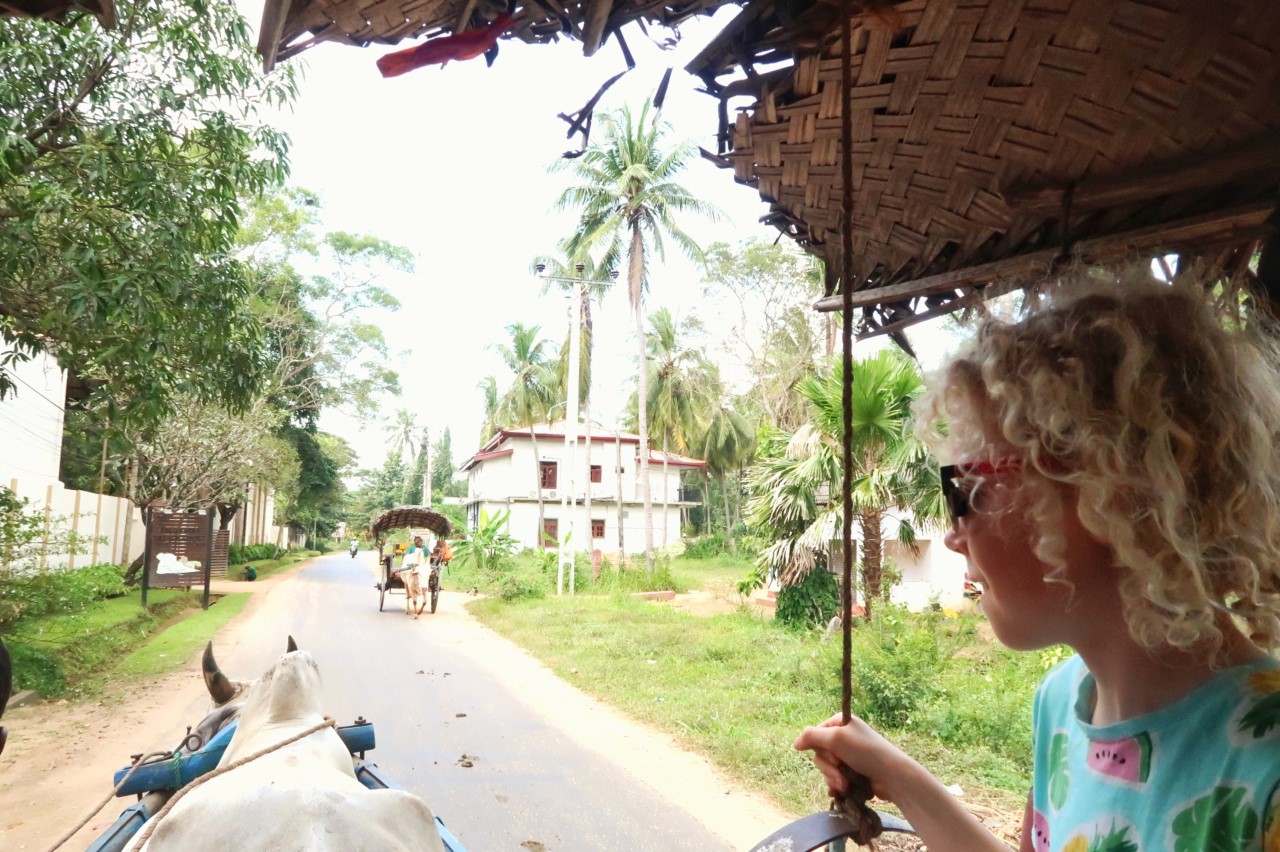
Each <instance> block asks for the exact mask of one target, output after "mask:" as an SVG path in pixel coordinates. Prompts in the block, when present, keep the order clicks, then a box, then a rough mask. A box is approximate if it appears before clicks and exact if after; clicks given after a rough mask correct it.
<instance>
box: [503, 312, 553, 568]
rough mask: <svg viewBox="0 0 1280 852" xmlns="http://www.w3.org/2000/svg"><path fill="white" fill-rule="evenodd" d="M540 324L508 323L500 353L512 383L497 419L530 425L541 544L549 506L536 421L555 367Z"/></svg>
mask: <svg viewBox="0 0 1280 852" xmlns="http://www.w3.org/2000/svg"><path fill="white" fill-rule="evenodd" d="M541 331H542V329H541V328H540V327H539V326H536V325H532V326H528V325H524V324H523V323H518V322H517V323H512V324H511V325H509V326H507V332H508V333H510V335H511V343H510V344H505V343H502V344H498V346H497V347H496V348H497V350H498V354H499V355H501V356H502V361H503V363H505V364H506V365H507V369H509V370H511V372H512V377H511V385H510V387H508V388H507V391H506V393H504V394H503V395H502V397H501V398H500V399H499V400H498V406H497V409H496V413H497V417H496V418H495V422H496V423H497V425H499V426H527V427H529V437H530V439H531V440H532V441H533V465H534V480H533V481H534V483H535V488H536V493H537V495H538V536H537V538H538V547H539V548H541V547H542V529H543V521H544V520H545V510H546V506H545V504H544V502H543V499H542V456H541V455H540V454H539V452H538V434H537V432H538V430H537V429H536V428H534V426H535V424H537V423H538V422H539V421H541V420H542V419H543V418H544V417H546V415H547V409H548V407H549V406H550V393H551V386H552V385H554V367H553V365H552V364H551V362H550V361H549V359H548V358H547V355H546V352H545V351H544V349H545V347H546V345H547V344H546V341H545V340H540V339H538V335H539V333H540V332H541Z"/></svg>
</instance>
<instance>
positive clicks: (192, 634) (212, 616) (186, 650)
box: [115, 592, 249, 677]
mask: <svg viewBox="0 0 1280 852" xmlns="http://www.w3.org/2000/svg"><path fill="white" fill-rule="evenodd" d="M248 602H249V593H248V592H237V593H235V594H232V595H226V596H224V597H222V598H219V599H218V601H217V603H216V604H215V605H213V606H211V607H209V608H208V609H205V610H201V611H199V612H197V613H195V614H193V615H190V616H188V617H187V618H184V619H182V620H181V621H178V622H176V623H174V624H172V625H170V626H169V627H168V628H167V629H165V630H163V631H162V632H160V633H159V634H158V635H157V636H155V637H154V638H152V639H151V640H150V641H148V642H147V643H145V644H144V645H143V646H142V647H140V648H138V649H137V650H136V651H134V652H133V653H131V654H129V655H128V656H127V657H125V658H124V659H123V660H121V661H120V665H119V666H117V667H116V670H115V671H116V673H117V674H121V675H128V676H130V677H133V676H150V675H158V674H164V673H165V672H168V671H172V670H173V669H175V668H177V667H179V666H181V665H182V664H183V663H185V662H186V661H187V660H189V659H191V658H192V657H193V656H195V654H196V652H197V651H199V650H200V649H201V648H202V647H204V645H205V643H206V642H208V641H209V640H210V639H211V638H213V634H215V633H217V632H218V630H219V628H221V627H222V626H223V625H224V624H226V623H227V622H228V621H230V620H231V619H233V618H235V617H236V616H237V615H239V614H240V612H241V610H243V609H244V606H245V604H247V603H248Z"/></svg>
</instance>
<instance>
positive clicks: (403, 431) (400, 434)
mask: <svg viewBox="0 0 1280 852" xmlns="http://www.w3.org/2000/svg"><path fill="white" fill-rule="evenodd" d="M417 420H418V415H416V414H414V413H413V412H412V411H410V410H409V409H407V408H401V409H399V410H397V411H396V413H395V416H394V417H393V418H392V419H391V422H390V423H388V424H387V425H386V426H385V427H383V431H385V432H386V433H387V436H388V437H389V439H390V442H391V452H393V453H399V454H400V456H401V458H403V457H404V452H405V450H408V451H409V464H410V465H412V464H413V463H414V461H415V460H416V459H417V458H418V449H417V442H416V436H417V433H418V423H417Z"/></svg>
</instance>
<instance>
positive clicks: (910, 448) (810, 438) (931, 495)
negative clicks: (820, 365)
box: [746, 350, 943, 612]
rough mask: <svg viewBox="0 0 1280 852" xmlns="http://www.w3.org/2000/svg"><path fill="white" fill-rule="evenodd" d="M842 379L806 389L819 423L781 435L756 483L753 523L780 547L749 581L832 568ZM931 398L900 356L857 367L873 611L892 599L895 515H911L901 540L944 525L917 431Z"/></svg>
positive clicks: (860, 490) (860, 500) (865, 580)
mask: <svg viewBox="0 0 1280 852" xmlns="http://www.w3.org/2000/svg"><path fill="white" fill-rule="evenodd" d="M841 375H842V371H841V368H840V365H839V363H836V364H835V365H834V366H833V367H832V369H830V370H827V371H824V372H821V373H819V374H817V375H814V376H810V377H808V378H806V379H804V380H802V381H801V382H800V383H799V385H798V386H797V390H798V391H799V393H800V394H801V395H802V396H803V397H804V398H805V399H806V400H807V401H808V404H809V422H808V423H806V424H805V425H804V426H802V427H800V429H798V430H797V431H796V432H795V433H793V434H787V433H784V432H778V433H774V434H772V435H771V436H770V438H769V440H768V442H767V446H766V448H765V452H764V453H763V455H764V457H765V458H764V460H763V461H762V462H761V463H760V464H758V465H757V466H756V467H754V468H753V469H752V471H751V474H750V478H749V485H750V488H751V492H752V498H751V500H750V502H749V503H748V505H747V521H748V523H749V524H750V525H751V526H752V527H753V528H754V529H755V530H756V531H757V532H758V533H759V534H761V535H763V536H765V537H766V538H767V539H768V540H769V541H770V544H769V545H768V546H767V547H766V548H765V549H764V550H763V551H762V552H761V554H760V558H759V560H758V562H757V566H756V571H755V573H753V575H752V576H751V577H749V578H748V579H747V581H746V585H747V586H748V587H749V586H754V585H758V584H760V583H762V582H764V579H765V576H766V575H767V573H768V572H769V571H770V570H775V571H777V572H778V573H779V576H780V577H781V579H782V582H783V584H784V585H793V584H795V583H797V582H799V581H800V580H801V579H803V578H804V576H805V575H807V574H808V573H809V572H810V571H812V570H813V569H814V568H815V567H822V566H825V565H826V562H827V559H828V558H829V553H830V543H831V542H832V541H833V540H835V539H836V538H837V537H838V536H839V534H840V530H841V517H842V513H841V507H840V494H841V493H842V488H843V476H844V465H843V459H842V451H841V440H840V436H841V429H842V422H843V420H842V411H841ZM922 390H923V382H922V380H921V378H920V374H919V373H918V371H917V370H916V368H915V365H914V363H913V362H911V361H909V360H907V359H906V358H905V357H904V356H903V355H901V354H900V353H898V352H897V351H893V350H885V351H882V352H880V353H878V354H877V355H875V356H873V357H871V358H868V359H865V360H862V361H857V362H855V363H854V375H853V455H854V464H855V468H854V470H853V508H854V511H855V512H856V513H857V514H858V517H857V518H856V519H855V520H856V521H857V524H858V529H859V531H860V533H861V536H862V555H861V556H862V558H861V560H860V562H861V566H862V585H863V592H864V606H865V607H866V609H867V611H868V612H870V611H871V607H872V601H873V600H875V599H878V598H879V597H880V596H881V593H882V584H881V578H882V571H883V565H882V552H881V550H882V542H881V535H882V533H881V527H882V523H883V517H884V514H885V512H886V511H888V510H890V509H899V510H908V511H909V512H910V513H911V517H910V518H908V517H906V516H905V515H904V516H903V517H902V518H900V519H899V525H898V540H899V541H901V542H903V543H904V544H908V545H909V544H912V543H914V541H915V527H914V525H913V523H924V524H936V523H937V522H938V521H939V519H940V518H941V517H942V516H943V506H942V492H941V488H940V486H939V484H938V472H937V467H936V463H935V462H934V460H933V458H932V456H930V454H929V452H928V450H927V449H926V448H925V446H924V445H923V444H922V443H921V442H920V441H919V440H917V439H916V438H915V436H914V435H913V434H912V432H911V424H912V417H911V401H912V400H913V399H914V398H915V397H916V396H918V395H919V394H920V393H921V391H922Z"/></svg>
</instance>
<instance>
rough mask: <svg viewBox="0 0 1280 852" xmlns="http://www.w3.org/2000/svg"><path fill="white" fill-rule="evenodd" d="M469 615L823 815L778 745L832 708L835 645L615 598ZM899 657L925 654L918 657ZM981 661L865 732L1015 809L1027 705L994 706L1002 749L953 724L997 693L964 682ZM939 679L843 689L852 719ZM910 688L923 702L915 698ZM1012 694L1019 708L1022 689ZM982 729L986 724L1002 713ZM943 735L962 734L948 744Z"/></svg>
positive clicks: (878, 676) (784, 800) (479, 606)
mask: <svg viewBox="0 0 1280 852" xmlns="http://www.w3.org/2000/svg"><path fill="white" fill-rule="evenodd" d="M471 610H472V611H473V612H474V613H475V615H476V616H477V617H478V618H479V619H480V620H481V621H482V622H484V623H485V624H486V625H488V626H490V627H492V628H493V629H495V630H497V631H499V632H501V633H502V634H504V635H506V636H507V637H509V638H510V639H512V640H513V641H515V642H517V643H519V644H520V645H522V646H523V647H525V648H527V649H528V650H529V651H530V652H531V653H533V654H534V655H535V656H536V657H538V658H539V659H540V660H542V661H543V662H544V663H546V664H547V665H548V666H549V667H551V668H552V669H553V670H554V671H555V672H556V673H557V674H558V675H559V676H561V677H563V678H564V679H566V680H568V681H570V682H572V683H574V684H575V685H577V686H579V687H580V688H582V689H584V690H585V691H587V692H589V693H592V694H594V695H596V696H598V697H600V698H601V699H603V700H605V701H608V702H609V703H610V704H612V705H613V706H615V707H617V708H619V709H621V710H623V711H624V712H626V713H628V714H629V715H631V716H632V717H634V718H637V719H640V720H643V721H646V722H649V723H652V724H654V725H655V726H657V727H659V728H661V729H662V730H664V731H666V732H667V733H669V734H671V735H673V736H674V737H676V738H677V739H678V740H679V741H681V742H682V743H683V744H685V745H686V746H688V747H690V748H691V749H693V750H695V751H698V752H701V753H702V754H704V755H705V756H707V757H708V758H709V759H710V760H712V761H713V762H714V763H716V764H717V765H718V766H720V767H721V768H722V769H723V770H725V771H726V772H727V773H728V774H729V775H731V776H732V777H734V778H736V779H737V780H738V781H739V782H740V783H742V784H743V785H744V786H746V787H748V788H751V789H755V790H758V791H761V792H763V793H765V794H766V795H768V796H770V797H771V798H773V799H774V800H775V801H776V802H778V803H779V804H780V805H782V806H783V807H785V808H788V809H790V810H792V811H796V812H805V811H813V810H821V809H823V808H825V807H826V805H827V799H826V795H825V791H824V789H823V787H822V784H821V782H820V780H819V776H818V775H817V773H816V771H815V770H814V769H813V767H812V765H811V764H810V762H809V760H808V759H807V758H806V757H805V756H802V755H801V754H799V753H797V752H795V751H794V750H793V749H792V748H791V743H792V742H793V740H794V739H795V737H796V735H797V734H798V733H799V732H800V730H801V729H802V728H803V727H804V726H806V725H811V724H816V723H817V722H818V721H820V720H822V719H824V718H826V717H827V716H829V715H830V714H831V713H832V711H833V709H835V708H838V707H839V703H840V699H839V668H840V643H838V642H831V643H822V642H820V641H818V638H817V636H816V635H815V634H813V633H803V632H795V631H790V630H787V629H784V628H782V627H780V626H778V625H777V624H776V623H774V622H770V621H766V620H764V619H761V618H759V617H758V616H754V615H752V614H750V613H749V612H746V611H739V612H737V613H734V614H729V615H722V616H712V617H697V616H690V615H686V614H684V613H681V612H678V611H675V610H672V609H670V608H668V607H664V606H662V605H655V604H650V603H646V602H642V601H635V600H632V599H630V598H628V597H624V596H615V597H611V598H605V597H600V598H591V597H586V596H579V597H576V598H573V599H568V598H558V599H557V598H544V599H540V600H523V601H520V602H518V603H510V604H507V603H503V602H501V601H499V600H494V599H487V600H482V601H477V602H475V603H474V604H472V605H471ZM887 629H888V630H890V631H892V630H893V628H892V627H890V628H887ZM942 630H943V635H944V638H945V635H946V633H947V631H948V630H950V631H951V632H955V630H954V628H949V627H946V626H943V627H942ZM860 633H863V634H864V635H862V636H860V637H859V642H860V643H865V644H866V645H867V647H866V649H865V651H866V654H867V656H868V657H871V656H873V655H874V654H883V653H884V651H883V648H882V646H884V645H889V646H895V645H897V644H899V640H900V639H901V638H902V636H901V635H897V634H895V635H894V636H889V637H886V636H884V635H883V634H882V635H880V636H875V635H866V634H870V633H871V628H869V627H868V628H864V629H863V630H862V631H860ZM903 635H905V634H903ZM913 635H914V634H913ZM911 641H916V642H918V641H919V640H918V639H913V640H911ZM908 646H909V643H908ZM858 653H859V649H858V648H855V654H858ZM913 653H919V654H920V655H922V656H924V655H925V652H924V651H920V650H919V649H917V650H916V651H913ZM982 654H985V651H981V652H980V653H979V654H978V655H977V656H974V655H971V656H970V657H969V658H966V659H962V660H957V661H956V667H957V668H963V669H965V670H966V671H968V672H969V680H968V681H966V682H964V683H963V684H961V685H959V687H958V688H959V689H961V690H962V692H960V693H957V694H956V695H952V694H949V693H948V694H946V695H943V694H941V693H937V694H935V695H934V699H935V700H934V703H932V704H920V705H916V706H913V707H912V708H911V709H910V712H909V713H908V717H907V721H906V722H905V723H904V724H903V725H902V726H901V727H900V728H897V729H895V728H894V727H893V726H889V725H885V724H880V725H879V727H880V729H881V730H882V731H883V732H884V733H885V734H886V735H888V736H890V738H891V739H894V740H896V741H898V742H900V743H901V744H902V745H903V747H905V748H907V749H908V751H910V752H911V753H912V754H913V756H915V757H916V758H917V759H919V760H920V761H921V762H922V763H924V764H925V765H926V766H927V767H928V768H930V769H931V770H932V771H934V772H935V773H936V774H937V775H938V777H939V778H941V779H942V781H943V783H945V784H954V783H959V784H961V785H962V787H963V788H964V789H965V791H966V798H967V799H970V800H973V799H974V798H975V797H976V798H977V799H980V800H984V801H989V802H993V803H997V804H998V805H999V806H1000V807H1003V808H1008V809H1010V810H1016V809H1017V808H1018V807H1019V806H1020V805H1019V803H1020V802H1022V801H1024V800H1025V796H1026V789H1027V786H1028V784H1029V777H1030V776H1029V772H1030V743H1029V715H1030V714H1029V708H1023V707H1022V706H1021V705H1019V706H1017V707H1013V708H1003V709H1004V710H1005V711H1006V712H1008V713H1009V714H1011V715H1010V718H1021V717H1022V715H1025V716H1026V718H1027V722H1028V726H1027V730H1026V731H1025V732H1024V731H1022V730H1021V729H1018V730H1013V731H1007V730H1006V731H1004V732H1003V736H1004V738H1005V739H1006V740H1013V741H1014V745H1012V746H1009V747H1008V748H1006V749H1004V750H1003V751H1002V750H1001V749H1000V748H999V747H992V746H991V745H990V744H987V743H980V742H976V741H974V736H973V735H972V732H971V731H969V729H967V728H965V727H964V724H965V723H966V721H967V720H970V715H972V714H977V715H979V716H980V715H982V714H983V713H984V712H991V708H987V707H985V705H984V702H986V701H994V700H996V699H995V698H992V697H991V696H989V695H988V694H987V692H986V691H983V686H982V684H984V683H985V684H987V687H988V688H990V690H991V691H992V694H994V690H995V689H999V688H1004V687H1006V686H1008V684H1005V683H1002V682H996V683H994V684H992V683H991V682H989V681H979V682H977V683H974V682H973V680H972V678H973V673H974V671H975V669H976V670H977V671H979V672H980V671H981V670H982V667H983V666H984V665H985V664H986V663H985V662H984V661H983V660H981V659H978V657H981V656H982ZM948 659H950V658H948ZM1001 664H1004V663H1003V662H1002V661H1001ZM908 668H910V667H909V666H908ZM952 676H953V675H951V674H949V673H945V672H944V673H942V674H931V673H929V672H927V671H923V672H919V673H918V674H917V673H915V672H908V673H906V674H903V675H902V676H901V677H895V675H894V673H893V672H892V671H890V670H888V669H883V670H876V671H874V672H872V673H871V674H870V675H869V676H868V677H869V679H870V680H869V682H868V683H867V684H864V687H867V688H863V689H855V692H856V693H860V694H859V695H858V701H856V702H855V712H859V714H860V715H864V716H871V717H873V718H874V712H875V711H876V710H877V708H884V707H887V708H888V709H890V710H892V709H893V708H894V707H895V706H896V705H893V704H892V703H891V702H889V703H886V699H885V698H884V697H883V696H878V695H875V694H871V695H868V694H866V693H875V692H876V691H877V690H879V689H882V688H883V687H892V689H890V690H889V692H890V693H891V694H892V695H895V696H896V695H897V690H898V689H899V688H900V687H902V686H903V685H904V684H905V685H906V686H908V687H909V686H910V685H911V684H913V683H914V682H915V679H916V678H917V677H919V678H920V679H930V678H932V679H935V680H937V681H939V682H945V681H946V679H947V678H948V677H952ZM978 676H979V677H981V675H980V674H979V675H978ZM957 677H958V676H957ZM1027 677H1029V678H1030V682H1031V683H1032V684H1033V683H1034V673H1024V672H1022V671H1021V670H1019V672H1018V675H1017V680H1018V681H1019V683H1020V682H1021V681H1022V680H1024V679H1026V678H1027ZM917 692H919V693H920V694H921V695H922V696H923V695H925V694H928V693H929V690H927V689H919V690H917ZM975 693H976V694H975ZM1018 694H1019V695H1022V696H1024V697H1025V702H1029V701H1030V695H1031V690H1030V686H1028V687H1027V688H1026V689H1025V690H1019V693H1018ZM898 700H901V701H909V700H910V696H907V697H902V696H898ZM1020 700H1021V699H1020ZM956 701H964V702H967V705H966V706H969V705H971V706H972V714H970V712H969V711H968V710H966V709H963V708H962V709H961V710H959V711H956V712H954V713H951V715H948V712H949V711H947V709H946V708H947V707H948V706H949V703H955V702H956ZM1024 709H1026V710H1027V712H1025V714H1024V712H1023V711H1024ZM913 719H914V721H913ZM970 721H971V720H970ZM989 721H990V723H991V724H992V725H996V726H1000V725H1002V724H1004V723H1005V717H1004V716H1001V717H999V718H993V719H991V720H989ZM943 724H950V725H951V729H952V731H953V734H952V735H948V734H947V733H946V731H943V730H941V729H940V728H939V729H938V730H934V727H933V726H935V725H939V726H940V725H943ZM1015 727H1017V726H1015ZM955 731H967V732H968V733H966V734H965V736H963V737H961V736H959V735H956V734H954V732H955ZM1024 734H1025V737H1026V739H1027V741H1026V742H1023V738H1024Z"/></svg>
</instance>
